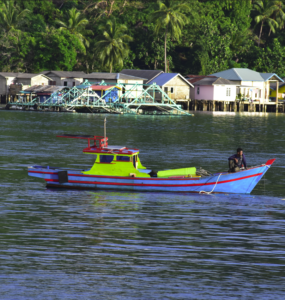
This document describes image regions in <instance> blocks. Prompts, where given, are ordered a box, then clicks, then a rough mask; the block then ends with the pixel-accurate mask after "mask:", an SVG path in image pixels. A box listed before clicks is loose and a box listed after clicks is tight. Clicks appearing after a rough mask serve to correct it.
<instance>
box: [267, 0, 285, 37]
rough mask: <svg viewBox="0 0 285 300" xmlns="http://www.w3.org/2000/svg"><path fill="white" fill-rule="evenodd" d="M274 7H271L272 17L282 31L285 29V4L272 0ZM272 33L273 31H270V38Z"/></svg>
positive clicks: (278, 0) (280, 0)
mask: <svg viewBox="0 0 285 300" xmlns="http://www.w3.org/2000/svg"><path fill="white" fill-rule="evenodd" d="M271 3H272V6H271V11H272V15H273V18H274V20H276V21H277V23H278V25H279V28H280V29H282V28H284V21H285V13H284V10H285V4H284V3H283V1H282V0H272V2H271ZM270 33H271V29H270V31H269V35H268V36H270Z"/></svg>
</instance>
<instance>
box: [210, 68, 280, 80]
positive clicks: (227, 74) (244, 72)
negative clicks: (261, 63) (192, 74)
mask: <svg viewBox="0 0 285 300" xmlns="http://www.w3.org/2000/svg"><path fill="white" fill-rule="evenodd" d="M262 74H264V75H262ZM265 74H266V73H258V72H256V71H253V70H250V69H247V68H233V69H229V70H225V71H222V72H217V73H214V74H212V75H214V76H217V77H222V78H225V79H228V80H242V81H267V80H268V77H270V76H268V74H267V75H265ZM269 74H271V75H273V74H274V73H269ZM275 75H276V74H275ZM276 76H277V75H276ZM280 79H281V78H280Z"/></svg>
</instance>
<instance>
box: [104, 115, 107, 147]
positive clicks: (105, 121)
mask: <svg viewBox="0 0 285 300" xmlns="http://www.w3.org/2000/svg"><path fill="white" fill-rule="evenodd" d="M106 123H107V120H106V118H105V120H104V139H105V145H106V141H107V140H106Z"/></svg>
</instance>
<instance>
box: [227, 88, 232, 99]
mask: <svg viewBox="0 0 285 300" xmlns="http://www.w3.org/2000/svg"><path fill="white" fill-rule="evenodd" d="M230 95H231V88H227V90H226V96H227V97H229V96H230Z"/></svg>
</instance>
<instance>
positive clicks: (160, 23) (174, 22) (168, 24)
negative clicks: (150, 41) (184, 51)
mask: <svg viewBox="0 0 285 300" xmlns="http://www.w3.org/2000/svg"><path fill="white" fill-rule="evenodd" d="M158 5H159V10H157V11H155V12H153V13H152V14H151V16H150V22H152V23H154V24H155V34H157V35H158V34H159V32H160V30H161V29H163V30H165V31H164V65H165V73H166V72H167V59H166V54H167V53H166V41H167V36H168V35H170V37H171V38H173V39H176V40H179V38H180V37H181V35H182V31H181V30H182V28H183V26H185V25H186V24H187V23H188V19H187V17H186V15H185V14H184V13H182V12H181V11H182V10H184V11H189V10H190V7H189V6H188V5H187V4H181V3H180V4H179V3H177V2H176V1H172V0H166V1H165V3H163V2H161V1H158Z"/></svg>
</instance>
